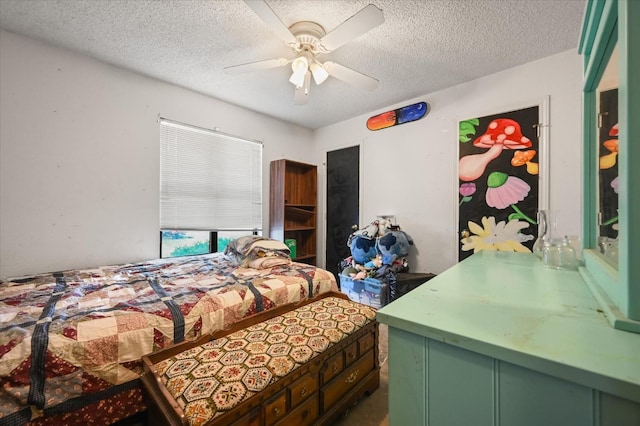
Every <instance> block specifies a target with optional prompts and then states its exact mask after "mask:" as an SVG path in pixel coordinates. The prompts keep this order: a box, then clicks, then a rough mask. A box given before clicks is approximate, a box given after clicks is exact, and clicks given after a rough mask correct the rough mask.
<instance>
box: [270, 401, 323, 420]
mask: <svg viewBox="0 0 640 426" xmlns="http://www.w3.org/2000/svg"><path fill="white" fill-rule="evenodd" d="M318 413H319V411H318V394H315V395H313V397H312V398H309V399H307V400H306V401H305V402H304V403H303V404H302V405H301V406H299V407H298V408H296V409H295V410H293V411H291V414H289V415H287V417H286V418H285V419H282V421H280V422H279V423H278V424H277V425H276V426H288V425H291V426H310V425H312V424H313V423H314V422H315V421H316V419H317V418H318Z"/></svg>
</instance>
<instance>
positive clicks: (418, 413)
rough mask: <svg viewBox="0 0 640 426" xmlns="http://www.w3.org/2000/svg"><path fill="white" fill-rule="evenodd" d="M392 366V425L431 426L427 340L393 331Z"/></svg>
mask: <svg viewBox="0 0 640 426" xmlns="http://www.w3.org/2000/svg"><path fill="white" fill-rule="evenodd" d="M388 362H389V424H392V425H425V424H427V422H426V412H427V409H428V406H427V397H426V389H427V377H426V376H427V370H426V367H427V364H428V360H427V339H425V338H424V337H422V336H419V335H416V334H413V333H408V332H406V331H404V330H401V329H398V328H395V327H389V359H388ZM392 372H393V373H392Z"/></svg>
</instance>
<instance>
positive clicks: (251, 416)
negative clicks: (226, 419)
mask: <svg viewBox="0 0 640 426" xmlns="http://www.w3.org/2000/svg"><path fill="white" fill-rule="evenodd" d="M260 411H261V409H260V407H258V408H255V409H253V410H251V411H250V412H248V413H247V414H245V415H244V416H242V417H241V418H239V419H238V420H236V421H235V422H233V423H231V424H232V425H233V426H260V425H261V424H262V417H261V416H260V414H261V413H260ZM148 424H150V425H153V424H154V423H148Z"/></svg>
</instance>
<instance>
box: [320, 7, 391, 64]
mask: <svg viewBox="0 0 640 426" xmlns="http://www.w3.org/2000/svg"><path fill="white" fill-rule="evenodd" d="M383 22H384V15H383V14H382V10H380V9H378V8H377V7H376V6H374V5H372V4H370V5H369V6H367V7H365V8H364V9H362V10H361V11H360V12H358V13H356V14H355V15H353V16H352V17H351V18H349V19H347V20H346V21H344V22H343V23H342V24H340V25H338V26H337V27H336V28H335V29H333V30H332V31H331V32H330V33H329V34H327V35H326V36H324V37H322V38H321V39H320V44H321V46H322V48H323V49H324V50H325V51H326V52H330V51H332V50H336V49H337V48H338V47H340V46H342V45H343V44H345V43H347V42H349V41H351V40H353V39H354V38H356V37H358V36H361V35H362V34H364V33H366V32H367V31H369V30H371V29H373V28H375V27H377V26H378V25H380V24H382V23H383Z"/></svg>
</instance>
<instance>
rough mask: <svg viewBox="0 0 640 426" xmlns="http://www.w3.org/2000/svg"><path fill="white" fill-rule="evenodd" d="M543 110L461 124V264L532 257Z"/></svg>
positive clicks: (480, 118)
mask: <svg viewBox="0 0 640 426" xmlns="http://www.w3.org/2000/svg"><path fill="white" fill-rule="evenodd" d="M538 110H539V107H537V106H535V107H530V108H525V109H520V110H515V111H509V112H505V113H500V114H494V115H488V116H484V117H478V118H471V119H467V120H463V121H460V122H459V123H458V124H459V125H458V128H459V133H458V144H459V156H458V157H459V163H458V183H459V185H458V201H459V206H458V213H459V214H458V218H459V219H458V226H459V233H460V234H459V235H460V244H459V253H458V255H459V260H463V259H465V258H467V257H469V256H471V255H472V254H473V253H476V252H478V251H482V250H498V251H517V252H531V248H532V246H533V243H534V241H535V239H536V237H537V235H538V224H537V221H536V215H537V211H538V182H539V179H538V175H539V158H541V156H540V155H539V151H540V144H539V137H538V127H537V126H538V123H539V114H538V113H539V111H538Z"/></svg>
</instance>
